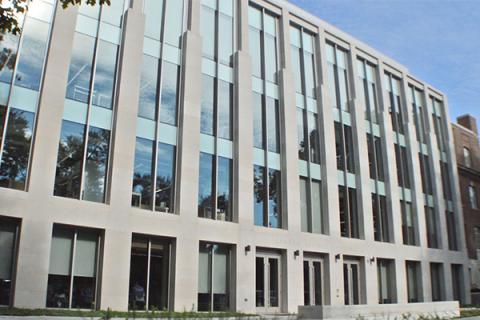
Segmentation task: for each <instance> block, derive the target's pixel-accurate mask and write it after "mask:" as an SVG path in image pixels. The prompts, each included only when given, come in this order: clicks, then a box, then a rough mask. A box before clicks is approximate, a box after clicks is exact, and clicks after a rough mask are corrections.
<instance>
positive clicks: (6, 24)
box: [0, 0, 111, 41]
mask: <svg viewBox="0 0 480 320" xmlns="http://www.w3.org/2000/svg"><path fill="white" fill-rule="evenodd" d="M59 1H60V3H61V4H62V7H63V8H64V9H65V8H68V7H69V6H71V5H81V4H82V3H86V4H87V5H90V6H94V5H95V4H96V3H97V0H59ZM110 1H111V0H98V3H99V4H100V5H110ZM27 10H28V0H0V41H2V39H3V34H6V33H12V34H13V35H17V34H20V33H21V32H22V26H20V25H19V23H18V17H19V16H20V15H23V14H25V13H26V12H27Z"/></svg>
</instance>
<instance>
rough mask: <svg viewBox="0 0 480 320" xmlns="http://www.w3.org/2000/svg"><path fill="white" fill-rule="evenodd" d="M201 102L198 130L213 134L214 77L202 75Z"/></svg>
mask: <svg viewBox="0 0 480 320" xmlns="http://www.w3.org/2000/svg"><path fill="white" fill-rule="evenodd" d="M202 86H203V87H202V104H201V108H200V132H202V133H205V134H209V135H214V124H215V122H214V111H213V110H214V95H215V79H214V78H213V77H210V76H207V75H205V74H203V75H202Z"/></svg>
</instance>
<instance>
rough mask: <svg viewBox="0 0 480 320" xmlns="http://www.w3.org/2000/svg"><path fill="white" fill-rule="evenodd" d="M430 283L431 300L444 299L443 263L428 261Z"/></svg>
mask: <svg viewBox="0 0 480 320" xmlns="http://www.w3.org/2000/svg"><path fill="white" fill-rule="evenodd" d="M430 283H431V284H432V301H444V300H445V285H444V276H443V264H441V263H434V262H431V263H430Z"/></svg>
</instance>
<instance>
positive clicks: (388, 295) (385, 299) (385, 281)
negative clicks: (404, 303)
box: [377, 259, 396, 304]
mask: <svg viewBox="0 0 480 320" xmlns="http://www.w3.org/2000/svg"><path fill="white" fill-rule="evenodd" d="M377 276H378V303H380V304H384V303H395V302H396V293H395V261H394V260H389V259H377Z"/></svg>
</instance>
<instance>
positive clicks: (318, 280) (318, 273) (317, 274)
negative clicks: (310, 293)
mask: <svg viewBox="0 0 480 320" xmlns="http://www.w3.org/2000/svg"><path fill="white" fill-rule="evenodd" d="M313 276H314V278H313V280H314V282H313V286H314V288H313V289H314V295H315V305H316V306H319V305H321V304H322V302H323V301H322V300H323V299H322V294H323V292H322V264H321V263H320V262H318V261H314V262H313Z"/></svg>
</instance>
